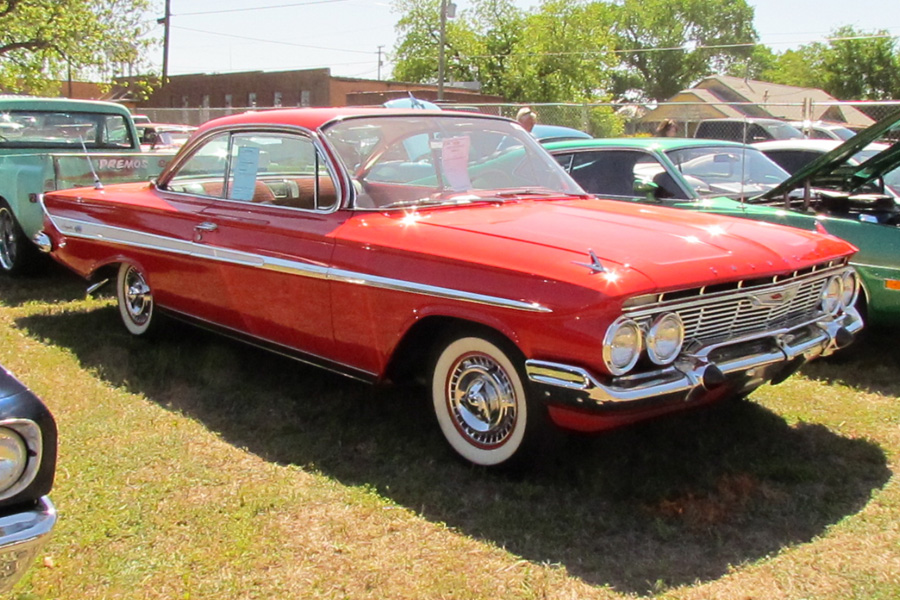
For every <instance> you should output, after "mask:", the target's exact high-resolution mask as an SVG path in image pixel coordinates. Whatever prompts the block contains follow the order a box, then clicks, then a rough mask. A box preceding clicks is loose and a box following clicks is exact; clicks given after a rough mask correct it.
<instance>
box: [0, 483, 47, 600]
mask: <svg viewBox="0 0 900 600" xmlns="http://www.w3.org/2000/svg"><path fill="white" fill-rule="evenodd" d="M55 523H56V508H55V507H54V506H53V503H52V502H50V498H48V497H47V496H44V497H43V498H41V499H40V500H38V502H37V505H36V506H35V507H34V508H33V509H31V510H26V511H23V512H20V513H15V514H12V515H7V516H5V517H0V593H3V592H6V591H8V590H9V589H10V588H11V587H12V586H13V585H15V583H16V582H17V581H19V579H21V577H22V575H24V574H25V571H27V570H28V567H30V566H31V563H32V562H34V557H35V556H36V555H37V553H38V552H39V551H40V549H41V548H42V547H43V546H44V543H45V542H46V541H47V539H48V538H49V536H50V532H51V531H52V530H53V525H54V524H55Z"/></svg>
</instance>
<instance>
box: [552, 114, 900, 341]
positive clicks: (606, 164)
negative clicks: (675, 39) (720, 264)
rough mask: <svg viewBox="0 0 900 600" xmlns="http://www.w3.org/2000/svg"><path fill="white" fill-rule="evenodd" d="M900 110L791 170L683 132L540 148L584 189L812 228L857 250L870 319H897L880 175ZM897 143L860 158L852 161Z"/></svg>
mask: <svg viewBox="0 0 900 600" xmlns="http://www.w3.org/2000/svg"><path fill="white" fill-rule="evenodd" d="M898 136H900V113H897V114H894V115H893V116H891V117H888V118H886V119H883V120H882V121H879V122H878V123H876V124H875V125H873V126H872V127H870V128H869V129H867V130H865V131H863V132H862V133H860V134H858V135H857V136H855V137H854V138H852V139H851V140H849V141H848V142H846V143H844V144H842V145H841V146H839V147H838V148H836V149H835V150H834V151H832V152H829V153H827V154H825V155H823V156H822V157H820V158H819V159H817V160H815V161H813V162H812V163H810V164H809V165H807V166H806V168H803V169H801V170H800V171H798V172H796V173H795V174H794V175H790V176H789V175H788V174H787V173H786V172H785V171H784V170H782V169H781V167H779V166H778V165H776V164H775V163H773V162H772V161H770V160H769V159H768V158H766V157H765V156H764V155H763V154H762V153H761V152H760V151H759V150H757V149H755V148H753V147H751V146H745V145H742V144H739V143H734V142H725V141H717V140H701V139H682V138H620V139H593V140H575V141H568V142H560V143H551V144H547V145H546V146H545V147H546V148H547V149H548V150H549V151H550V153H551V154H553V155H554V156H555V157H556V159H557V161H558V162H559V163H560V164H561V165H563V167H565V168H566V170H567V171H569V173H570V174H571V175H572V176H573V178H574V179H575V180H576V181H578V183H580V184H581V186H582V187H583V188H584V189H585V190H587V191H588V192H590V193H592V194H596V195H601V196H603V197H608V198H614V199H615V198H620V199H622V200H629V201H637V202H645V203H654V204H656V203H662V204H666V205H672V206H677V207H679V208H685V209H691V210H701V211H704V212H713V213H718V214H724V215H731V216H737V217H745V218H750V219H756V220H761V221H769V222H772V223H779V224H782V225H791V226H794V227H801V228H804V229H813V230H815V229H818V230H820V231H823V232H828V233H831V234H833V235H835V236H837V237H840V238H843V239H845V240H847V241H849V242H851V243H853V244H854V245H855V246H857V247H858V248H859V252H858V253H857V254H856V256H855V257H854V259H853V261H852V263H851V264H853V265H854V266H855V267H856V269H857V270H858V271H859V273H860V275H861V281H862V287H863V293H861V294H860V303H861V304H860V307H861V309H863V310H864V311H865V314H866V315H867V321H868V322H869V323H871V324H882V325H892V326H897V325H900V207H898V206H897V204H896V202H895V201H894V199H893V198H892V197H891V195H890V194H889V193H887V191H886V189H885V187H884V181H883V179H884V177H885V176H886V175H889V174H890V173H891V172H892V171H893V170H894V169H896V168H898V165H900V142H897V141H896V140H897V139H900V137H898ZM875 140H894V141H893V143H891V144H890V145H888V146H887V149H886V150H884V151H883V152H881V153H879V154H877V155H876V156H874V157H872V158H871V159H869V160H867V161H865V162H864V163H862V164H850V162H848V159H849V158H851V157H852V156H854V155H855V154H857V153H858V152H859V150H860V149H862V148H864V147H865V146H866V145H868V144H869V143H871V142H873V141H875Z"/></svg>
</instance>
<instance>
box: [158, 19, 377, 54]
mask: <svg viewBox="0 0 900 600" xmlns="http://www.w3.org/2000/svg"><path fill="white" fill-rule="evenodd" d="M172 28H173V29H181V30H183V31H191V32H193V33H205V34H208V35H217V36H219V37H226V38H233V39H237V40H244V41H248V42H261V43H264V44H280V45H282V46H291V47H294V48H307V49H310V50H328V51H329V52H350V53H352V54H367V55H368V54H375V52H369V51H367V50H347V49H345V48H326V47H324V46H310V45H307V44H295V43H293V42H282V41H279V40H264V39H260V38H252V37H247V36H243V35H234V34H230V33H218V32H216V31H204V30H202V29H192V28H190V27H175V26H172Z"/></svg>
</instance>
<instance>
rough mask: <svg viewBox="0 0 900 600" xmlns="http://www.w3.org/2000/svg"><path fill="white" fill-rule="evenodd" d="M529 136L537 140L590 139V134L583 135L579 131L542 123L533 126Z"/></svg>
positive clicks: (583, 133)
mask: <svg viewBox="0 0 900 600" xmlns="http://www.w3.org/2000/svg"><path fill="white" fill-rule="evenodd" d="M531 135H533V136H534V137H536V138H537V139H539V140H549V139H553V140H565V139H587V140H589V139H591V134H589V133H585V132H583V131H581V130H580V129H573V128H572V127H564V126H562V125H544V124H543V123H537V124H535V126H534V128H532V130H531Z"/></svg>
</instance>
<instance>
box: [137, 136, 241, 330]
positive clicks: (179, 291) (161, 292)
mask: <svg viewBox="0 0 900 600" xmlns="http://www.w3.org/2000/svg"><path fill="white" fill-rule="evenodd" d="M228 144H229V136H228V135H227V134H219V135H213V136H211V137H210V138H208V139H207V140H205V142H204V143H202V144H201V145H200V146H198V147H197V148H195V149H194V151H193V152H192V154H191V155H190V156H189V157H187V158H186V159H185V160H184V161H183V162H182V163H181V164H180V165H179V166H178V167H177V171H175V172H174V173H173V175H172V176H171V177H170V178H168V180H167V181H165V182H164V183H161V184H160V185H158V186H157V187H156V189H155V190H154V191H153V195H154V198H153V201H152V202H150V203H147V205H146V206H141V207H140V210H138V209H137V207H136V208H135V210H134V211H129V213H128V214H127V215H126V214H122V215H120V216H119V218H120V219H121V220H123V222H125V223H126V227H128V229H129V230H131V231H133V232H140V233H139V234H138V233H135V234H134V235H135V236H137V237H135V239H133V240H132V241H133V242H134V245H133V252H132V256H133V258H134V259H135V260H136V261H137V262H139V263H140V264H141V265H142V266H143V267H144V269H145V271H146V272H147V276H148V278H149V280H150V281H149V283H150V285H151V287H152V288H153V290H154V296H155V300H156V302H157V303H158V304H159V305H160V306H161V307H164V308H167V309H169V310H172V311H175V312H176V313H180V314H182V315H186V316H189V317H192V318H196V319H199V320H201V321H205V322H211V323H217V324H222V325H226V326H229V327H234V326H238V325H239V322H240V320H239V318H237V317H236V316H235V314H234V313H233V311H232V309H231V307H230V306H228V304H227V303H225V302H223V299H222V298H221V297H220V296H219V295H218V294H216V293H215V290H217V289H218V288H219V287H220V284H221V282H220V273H219V270H218V268H217V265H216V261H215V258H214V257H213V256H212V255H210V253H209V252H208V251H207V249H204V248H201V249H200V251H199V252H198V245H197V243H196V242H197V241H198V240H199V239H200V237H201V236H202V234H203V226H202V224H203V223H204V221H205V217H204V215H203V210H204V209H206V208H207V207H208V206H209V205H210V204H211V203H213V202H215V201H216V200H217V198H218V197H219V196H220V195H221V193H222V189H223V185H224V181H225V174H226V169H227V157H228Z"/></svg>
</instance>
